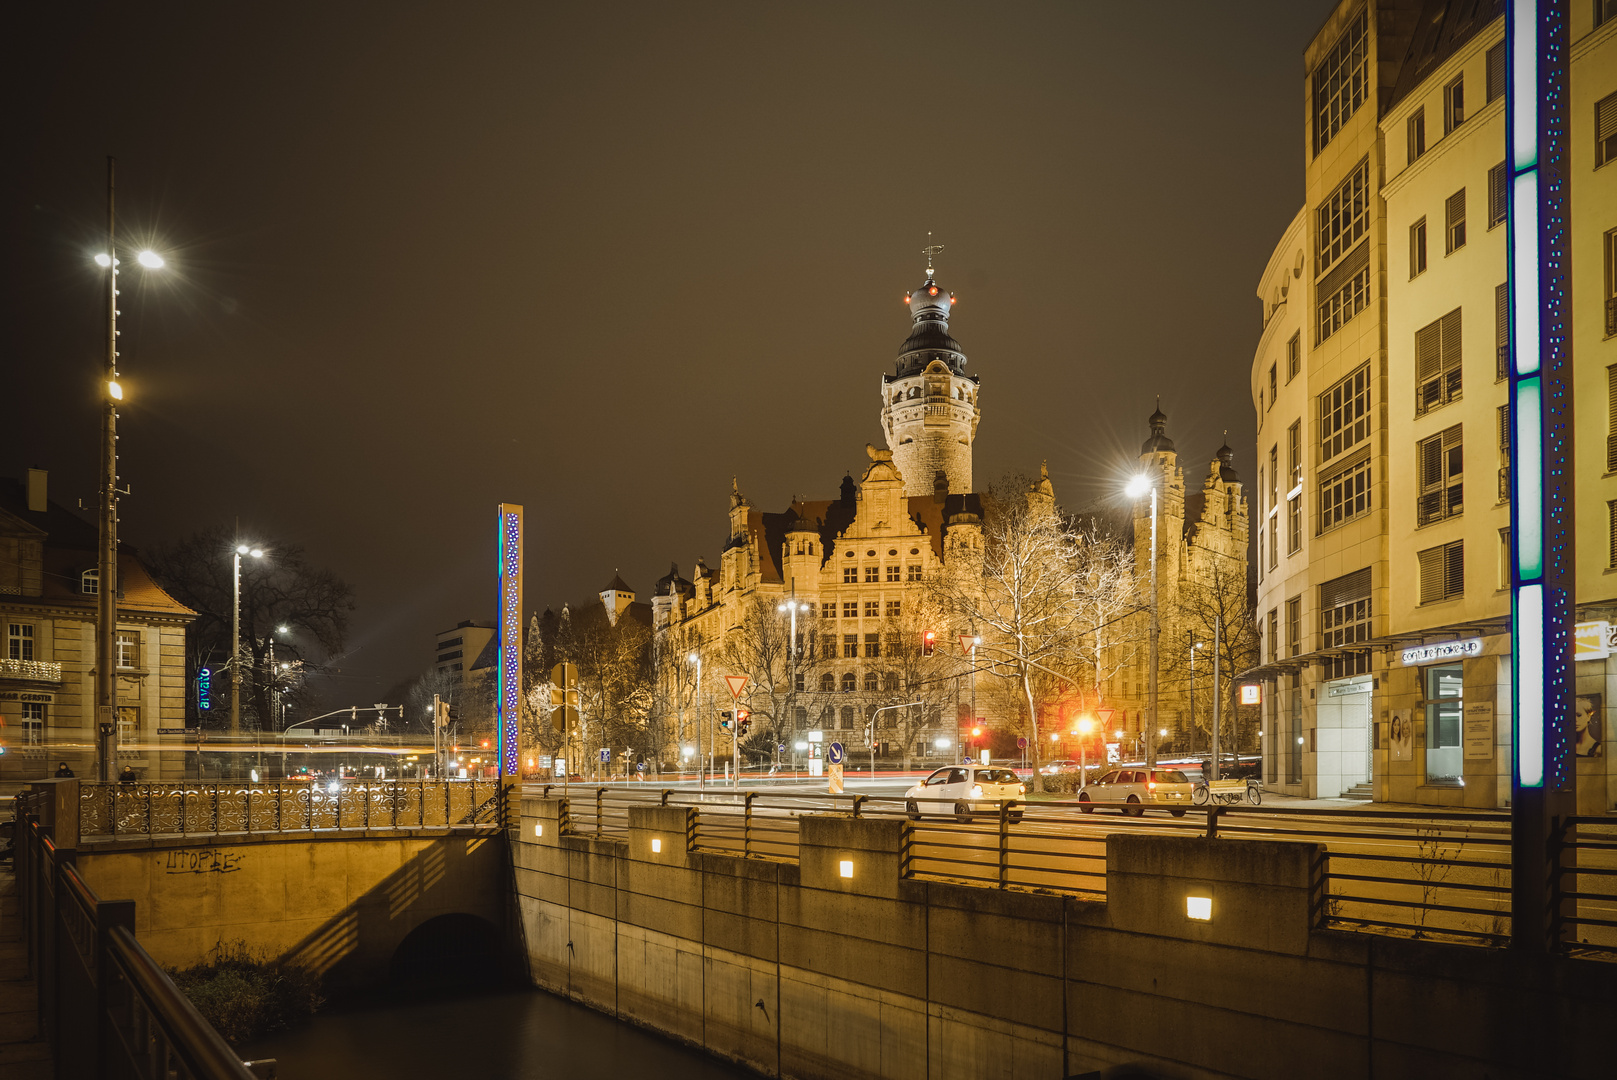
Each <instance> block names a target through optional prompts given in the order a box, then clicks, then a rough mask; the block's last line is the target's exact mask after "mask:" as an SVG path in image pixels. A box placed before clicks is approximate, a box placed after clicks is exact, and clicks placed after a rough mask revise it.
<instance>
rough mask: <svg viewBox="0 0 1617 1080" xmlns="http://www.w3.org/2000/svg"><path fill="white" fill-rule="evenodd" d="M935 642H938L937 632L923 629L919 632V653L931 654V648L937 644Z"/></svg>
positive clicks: (923, 654)
mask: <svg viewBox="0 0 1617 1080" xmlns="http://www.w3.org/2000/svg"><path fill="white" fill-rule="evenodd" d="M937 643H938V635H937V634H935V633H933V632H932V631H931V630H923V631H922V632H921V655H922V656H931V655H932V650H933V648H934V647H935V646H936V645H937Z"/></svg>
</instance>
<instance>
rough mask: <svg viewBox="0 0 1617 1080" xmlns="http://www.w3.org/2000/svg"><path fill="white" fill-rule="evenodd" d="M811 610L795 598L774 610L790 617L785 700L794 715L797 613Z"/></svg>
mask: <svg viewBox="0 0 1617 1080" xmlns="http://www.w3.org/2000/svg"><path fill="white" fill-rule="evenodd" d="M812 608H813V605H812V604H808V603H805V602H803V601H801V600H798V599H797V598H795V597H794V598H792V599H790V600H788V601H786V602H785V603H784V604H781V605H780V606H779V607H778V608H776V609H775V610H776V611H786V612H790V613H791V616H792V630H791V634H792V636H791V640H790V641H789V642H788V643H787V645H786V655H787V656H788V657H789V658H790V659H791V671H790V677H791V680H792V682H791V687H792V689H791V690H790V692H788V693H787V695H786V700H787V701H789V702H790V703H791V707H792V709H793V712H794V713H795V711H796V705H797V661H798V654H799V653H800V652H801V650H800V649H798V647H797V613H798V612H799V611H801V612H803V614H804V615H805V616H806V615H807V614H808V612H809V611H810V610H811V609H812ZM793 723H794V725H795V723H796V718H795V716H794V717H793ZM793 730H796V728H795V726H794V728H793ZM775 735H776V737H775V740H774V742H775V745H776V746H777V747H778V746H780V745H781V743H780V733H779V732H776V733H775ZM775 761H776V763H777V764H778V763H779V762H780V751H779V750H776V751H775Z"/></svg>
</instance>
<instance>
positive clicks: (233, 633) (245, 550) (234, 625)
mask: <svg viewBox="0 0 1617 1080" xmlns="http://www.w3.org/2000/svg"><path fill="white" fill-rule="evenodd" d="M243 555H248V556H251V557H252V558H255V559H262V558H263V557H264V549H263V548H261V547H259V546H258V545H256V544H237V545H236V550H235V551H233V552H232V553H231V555H230V577H231V581H232V582H233V586H232V587H233V596H234V602H233V603H232V605H231V608H230V733H231V734H232V735H240V734H241V557H242V556H243Z"/></svg>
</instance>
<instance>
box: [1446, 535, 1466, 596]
mask: <svg viewBox="0 0 1617 1080" xmlns="http://www.w3.org/2000/svg"><path fill="white" fill-rule="evenodd" d="M1464 593H1465V544H1464V543H1462V542H1461V541H1458V540H1456V541H1455V542H1454V543H1452V544H1449V545H1448V546H1446V547H1445V548H1444V549H1443V596H1444V598H1445V599H1447V598H1450V597H1455V596H1462V595H1464Z"/></svg>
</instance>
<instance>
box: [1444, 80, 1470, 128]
mask: <svg viewBox="0 0 1617 1080" xmlns="http://www.w3.org/2000/svg"><path fill="white" fill-rule="evenodd" d="M1463 123H1465V76H1464V75H1461V76H1459V77H1458V78H1456V79H1455V80H1454V81H1453V82H1451V83H1449V84H1448V85H1447V86H1445V87H1444V88H1443V134H1445V135H1447V134H1449V133H1450V132H1452V131H1453V130H1454V129H1455V128H1457V127H1459V126H1460V125H1461V124H1463Z"/></svg>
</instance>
